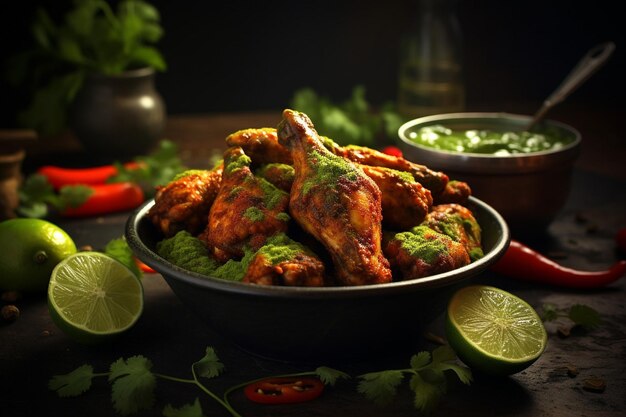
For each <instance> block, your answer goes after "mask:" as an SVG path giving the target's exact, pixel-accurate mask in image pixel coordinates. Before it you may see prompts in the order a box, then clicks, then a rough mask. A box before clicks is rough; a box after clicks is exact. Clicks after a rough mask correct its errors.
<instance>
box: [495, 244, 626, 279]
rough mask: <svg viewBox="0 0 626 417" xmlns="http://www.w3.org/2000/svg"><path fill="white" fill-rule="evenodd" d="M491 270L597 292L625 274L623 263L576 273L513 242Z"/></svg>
mask: <svg viewBox="0 0 626 417" xmlns="http://www.w3.org/2000/svg"><path fill="white" fill-rule="evenodd" d="M491 270H492V271H494V272H497V273H498V274H502V275H505V276H508V277H512V278H518V279H521V280H526V281H534V282H539V283H542V284H549V285H556V286H561V287H569V288H598V287H603V286H605V285H608V284H610V283H612V282H614V281H617V280H618V279H620V278H621V277H622V276H623V275H624V274H625V273H626V261H619V262H617V263H615V264H614V265H613V266H612V267H611V268H610V269H608V270H604V271H580V270H577V269H573V268H567V267H565V266H562V265H559V264H558V263H556V262H554V261H553V260H551V259H549V258H547V257H545V256H544V255H542V254H540V253H539V252H536V251H535V250H533V249H531V248H529V247H528V246H526V245H524V244H523V243H520V242H518V241H515V240H511V244H510V246H509V248H508V249H507V251H506V252H505V253H504V256H502V258H500V259H499V260H498V261H497V262H496V263H495V264H494V265H492V267H491Z"/></svg>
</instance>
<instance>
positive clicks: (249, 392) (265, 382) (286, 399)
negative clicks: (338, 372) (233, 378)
mask: <svg viewBox="0 0 626 417" xmlns="http://www.w3.org/2000/svg"><path fill="white" fill-rule="evenodd" d="M322 391H324V384H323V383H322V381H320V380H319V379H318V378H313V377H309V378H298V377H277V378H267V379H262V380H259V381H256V382H253V383H251V384H248V385H247V386H246V387H245V388H244V390H243V392H244V394H245V395H246V398H248V399H249V400H250V401H254V402H256V403H261V404H293V403H301V402H305V401H311V400H313V399H315V398H317V397H319V396H320V395H321V394H322Z"/></svg>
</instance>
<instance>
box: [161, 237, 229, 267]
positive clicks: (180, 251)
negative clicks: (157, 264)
mask: <svg viewBox="0 0 626 417" xmlns="http://www.w3.org/2000/svg"><path fill="white" fill-rule="evenodd" d="M156 251H157V253H158V254H159V255H160V256H162V257H163V258H164V259H166V260H167V261H169V262H171V263H173V264H174V265H176V266H179V267H181V268H183V269H187V270H189V271H193V272H197V273H198V274H202V275H207V276H208V275H212V274H213V272H214V271H215V269H216V268H217V266H218V264H217V262H216V261H215V260H213V259H211V258H210V257H209V256H208V254H207V250H206V247H205V246H204V244H203V243H202V241H201V240H200V239H198V238H196V237H194V236H192V235H191V233H189V232H187V231H185V230H181V231H180V232H178V233H176V234H175V235H174V236H172V237H170V238H167V239H164V240H162V241H160V242H158V243H157V247H156Z"/></svg>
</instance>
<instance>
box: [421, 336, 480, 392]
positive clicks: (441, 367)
mask: <svg viewBox="0 0 626 417" xmlns="http://www.w3.org/2000/svg"><path fill="white" fill-rule="evenodd" d="M455 361H456V354H455V353H454V350H453V349H452V348H451V347H450V346H448V345H443V346H439V347H438V348H437V349H435V350H434V351H433V361H432V363H431V365H430V367H431V368H432V369H434V370H437V371H441V372H442V373H443V372H444V371H448V370H450V371H453V372H454V373H455V374H456V375H457V377H458V378H459V380H460V381H461V382H462V383H464V384H465V385H469V384H470V383H471V382H472V372H471V371H470V370H469V368H466V367H464V366H460V365H458V364H456V363H455Z"/></svg>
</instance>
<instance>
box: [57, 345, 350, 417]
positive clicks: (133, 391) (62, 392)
mask: <svg viewBox="0 0 626 417" xmlns="http://www.w3.org/2000/svg"><path fill="white" fill-rule="evenodd" d="M152 369H153V364H152V362H151V361H150V360H149V359H147V358H145V357H144V356H140V355H139V356H132V357H130V358H128V359H124V358H120V359H118V360H116V361H115V362H113V363H112V364H111V366H110V368H109V370H108V372H100V373H96V372H94V368H93V366H91V365H87V364H86V365H82V366H80V367H78V368H76V369H75V370H73V371H72V372H70V373H68V374H64V375H55V376H53V377H52V379H50V381H49V383H48V388H50V389H51V390H53V391H56V393H57V395H58V396H59V397H76V396H79V395H81V394H83V393H85V392H87V391H88V390H89V389H90V388H91V385H92V380H93V379H94V378H96V377H106V378H107V379H108V381H109V383H110V384H111V399H112V402H113V407H114V408H115V410H116V411H117V412H118V413H119V414H121V415H124V416H126V415H130V414H134V413H137V412H139V411H141V410H148V409H151V408H152V407H153V406H154V403H155V389H156V385H157V380H158V379H165V380H169V381H174V382H179V383H184V384H191V385H195V386H197V387H198V388H199V389H200V390H201V391H202V392H204V393H205V394H207V395H208V396H209V397H211V398H212V399H213V400H215V401H216V402H217V403H218V404H220V405H221V406H222V407H224V409H226V410H227V411H228V412H229V413H230V414H231V415H232V416H233V417H241V415H240V414H239V413H238V412H237V411H236V410H235V409H234V408H233V407H232V405H231V404H230V401H229V395H230V394H231V393H232V392H234V391H236V390H237V389H240V388H243V387H245V386H246V385H248V384H250V383H252V382H255V381H257V380H254V381H247V382H244V383H242V384H238V385H236V386H233V387H231V388H229V389H227V390H226V391H224V393H223V394H222V396H219V395H218V394H216V393H215V392H213V391H211V390H210V389H208V388H207V387H206V386H205V385H204V384H203V379H212V378H215V377H218V376H219V375H221V374H222V373H223V372H224V370H225V366H224V364H223V363H222V362H221V361H220V360H219V358H218V356H217V353H216V351H215V350H214V349H213V348H212V347H207V348H206V349H205V353H204V356H203V357H202V358H201V359H200V360H198V361H196V362H194V363H193V364H192V365H191V378H179V377H175V376H171V375H165V374H161V373H157V372H154V371H153V370H152ZM306 375H310V376H317V377H319V378H320V380H321V381H322V382H323V383H324V384H327V385H334V384H335V383H336V381H337V380H338V379H341V378H349V376H348V375H347V374H345V373H343V372H341V371H338V370H335V369H332V368H329V367H324V366H323V367H319V368H317V369H315V370H313V371H308V372H301V373H294V374H286V375H278V376H280V377H282V376H289V377H294V376H306ZM163 415H164V416H166V417H199V416H202V415H204V414H203V412H202V406H201V404H200V401H199V399H198V398H196V399H195V401H194V403H193V404H185V405H183V406H181V407H179V408H175V407H174V406H172V405H171V404H167V405H166V406H165V408H164V409H163Z"/></svg>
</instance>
